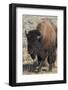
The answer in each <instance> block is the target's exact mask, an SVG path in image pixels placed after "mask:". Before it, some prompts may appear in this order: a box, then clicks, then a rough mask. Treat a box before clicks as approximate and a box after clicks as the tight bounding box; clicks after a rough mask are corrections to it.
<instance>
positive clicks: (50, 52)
mask: <svg viewBox="0 0 68 90" xmlns="http://www.w3.org/2000/svg"><path fill="white" fill-rule="evenodd" d="M26 37H27V42H28V53H29V54H30V55H31V57H32V59H33V60H34V59H35V57H36V56H37V58H38V59H37V60H36V61H37V62H38V63H34V64H37V66H39V68H38V71H39V70H40V68H41V66H42V65H43V63H44V61H45V58H46V57H48V58H47V61H48V63H49V70H52V64H54V63H55V60H56V46H57V44H56V43H57V31H56V27H55V26H54V24H52V23H51V22H50V21H49V20H48V19H47V20H45V21H44V22H41V23H39V24H38V26H37V30H31V31H29V32H28V34H27V33H26Z"/></svg>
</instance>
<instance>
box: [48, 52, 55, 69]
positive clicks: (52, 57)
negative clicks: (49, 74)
mask: <svg viewBox="0 0 68 90" xmlns="http://www.w3.org/2000/svg"><path fill="white" fill-rule="evenodd" d="M55 61H56V53H55V52H51V54H50V55H49V56H48V63H49V71H52V68H53V66H54V64H55Z"/></svg>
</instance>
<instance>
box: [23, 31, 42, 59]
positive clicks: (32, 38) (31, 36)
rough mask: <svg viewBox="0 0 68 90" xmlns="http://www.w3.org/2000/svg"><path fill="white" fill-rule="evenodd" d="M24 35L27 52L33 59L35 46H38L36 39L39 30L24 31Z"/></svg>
mask: <svg viewBox="0 0 68 90" xmlns="http://www.w3.org/2000/svg"><path fill="white" fill-rule="evenodd" d="M25 34H26V37H27V48H28V53H29V54H30V56H31V57H32V59H35V56H36V48H37V46H38V41H40V38H41V36H40V32H39V31H38V30H31V31H29V32H27V31H25Z"/></svg>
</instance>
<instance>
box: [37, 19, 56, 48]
mask: <svg viewBox="0 0 68 90" xmlns="http://www.w3.org/2000/svg"><path fill="white" fill-rule="evenodd" d="M37 30H39V31H40V33H41V35H42V43H43V46H44V48H47V49H48V48H52V47H53V46H55V43H56V26H55V25H54V24H53V23H51V22H50V20H48V19H46V20H45V21H43V22H41V23H39V24H38V26H37Z"/></svg>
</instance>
